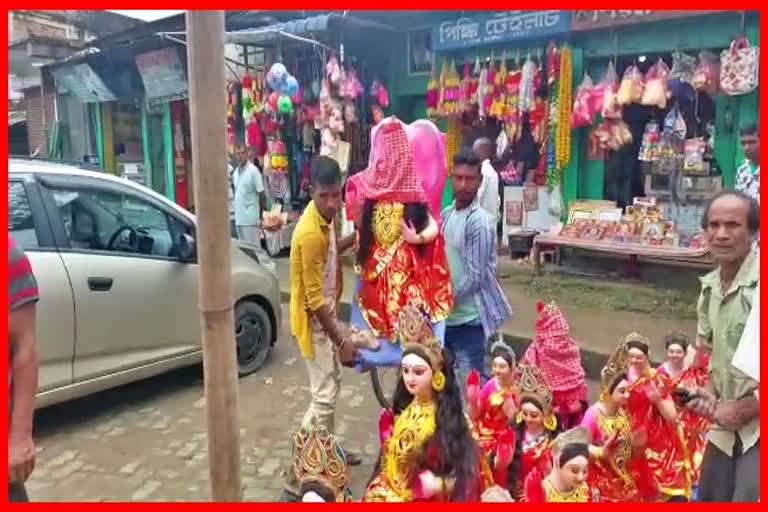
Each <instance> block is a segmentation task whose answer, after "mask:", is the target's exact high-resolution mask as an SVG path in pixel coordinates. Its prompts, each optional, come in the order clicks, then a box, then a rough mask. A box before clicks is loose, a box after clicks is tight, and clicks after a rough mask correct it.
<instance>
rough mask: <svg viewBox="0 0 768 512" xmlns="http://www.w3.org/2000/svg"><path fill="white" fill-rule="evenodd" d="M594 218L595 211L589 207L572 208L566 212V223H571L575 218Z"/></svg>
mask: <svg viewBox="0 0 768 512" xmlns="http://www.w3.org/2000/svg"><path fill="white" fill-rule="evenodd" d="M594 218H595V211H594V210H593V209H591V208H573V209H572V210H571V212H570V213H569V214H568V224H573V223H574V222H575V221H577V220H592V219H594Z"/></svg>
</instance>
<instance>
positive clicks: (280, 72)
mask: <svg viewBox="0 0 768 512" xmlns="http://www.w3.org/2000/svg"><path fill="white" fill-rule="evenodd" d="M269 72H270V73H272V74H274V75H277V76H284V75H287V74H288V70H287V69H286V67H285V65H284V64H282V63H281V62H275V63H274V64H272V67H271V68H269Z"/></svg>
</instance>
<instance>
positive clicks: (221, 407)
mask: <svg viewBox="0 0 768 512" xmlns="http://www.w3.org/2000/svg"><path fill="white" fill-rule="evenodd" d="M186 16H187V61H188V63H189V108H190V121H191V125H192V164H193V179H194V186H195V190H194V193H195V203H196V205H197V248H198V251H197V252H198V261H199V266H200V278H199V281H200V286H199V288H200V320H201V329H202V338H203V361H204V362H203V366H204V371H205V398H206V412H207V419H208V461H209V462H208V467H209V471H210V481H211V498H212V499H213V501H239V500H240V499H241V498H242V488H241V484H240V426H239V422H238V421H239V408H238V398H237V361H236V349H235V329H234V325H235V320H234V312H233V300H234V299H233V294H232V278H231V265H232V262H231V260H230V247H231V246H230V244H231V241H230V238H229V235H230V229H229V210H228V208H227V204H228V199H227V198H228V195H227V187H228V186H229V185H228V182H227V169H226V155H227V105H226V81H225V74H224V11H187V14H186Z"/></svg>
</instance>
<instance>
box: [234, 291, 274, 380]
mask: <svg viewBox="0 0 768 512" xmlns="http://www.w3.org/2000/svg"><path fill="white" fill-rule="evenodd" d="M272 328H273V326H272V321H271V320H270V318H269V315H268V314H267V312H266V311H265V310H264V308H263V307H261V306H260V305H259V304H257V303H255V302H249V301H245V302H241V303H239V304H238V305H237V306H235V344H236V345H237V372H238V375H239V376H240V377H244V376H246V375H250V374H251V373H253V372H255V371H256V370H258V369H259V368H261V367H262V366H263V365H264V362H265V361H266V360H267V356H268V355H269V352H270V350H271V349H272Z"/></svg>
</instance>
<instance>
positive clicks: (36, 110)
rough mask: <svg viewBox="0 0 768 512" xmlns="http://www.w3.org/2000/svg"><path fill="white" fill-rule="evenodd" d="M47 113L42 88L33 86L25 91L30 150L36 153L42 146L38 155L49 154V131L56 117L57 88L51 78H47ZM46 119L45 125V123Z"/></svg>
mask: <svg viewBox="0 0 768 512" xmlns="http://www.w3.org/2000/svg"><path fill="white" fill-rule="evenodd" d="M45 93H46V94H45V101H44V102H43V103H44V106H45V115H43V104H41V101H40V88H39V87H32V88H29V89H26V90H25V91H24V102H25V104H26V107H27V134H28V137H29V151H30V153H34V152H35V150H36V149H37V148H40V152H39V153H38V156H48V133H50V130H51V126H53V122H54V121H55V119H56V117H55V116H56V94H55V88H54V85H53V84H52V83H50V82H49V80H45ZM43 121H45V125H44V124H43Z"/></svg>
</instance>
